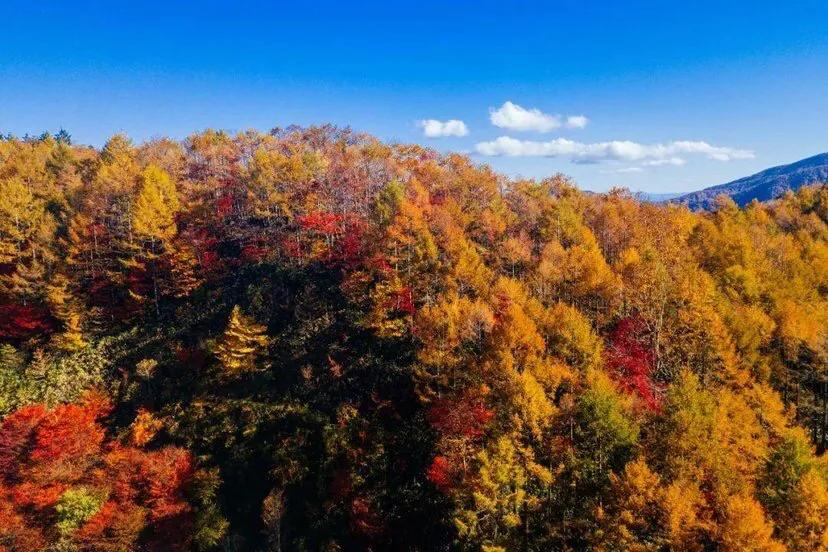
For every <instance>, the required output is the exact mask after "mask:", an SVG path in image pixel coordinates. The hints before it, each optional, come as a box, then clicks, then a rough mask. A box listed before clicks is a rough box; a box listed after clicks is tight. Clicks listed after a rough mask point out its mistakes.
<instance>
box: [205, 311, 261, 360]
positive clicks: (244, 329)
mask: <svg viewBox="0 0 828 552" xmlns="http://www.w3.org/2000/svg"><path fill="white" fill-rule="evenodd" d="M267 342H268V340H267V336H266V335H265V327H264V325H261V324H257V323H256V321H255V320H253V318H252V317H250V316H247V315H245V314H244V313H242V311H241V309H240V308H239V306H238V305H236V306H235V307H233V312H232V313H231V314H230V321H229V322H228V324H227V329H226V330H224V335H222V337H221V339H220V340H219V343H218V345H216V349H215V353H216V357H218V359H219V362H221V364H222V366H223V367H224V373H225V375H228V376H234V375H237V374H241V373H244V372H249V371H251V370H254V369H255V367H256V359H257V357H258V356H259V355H260V354H261V353H262V348H263V347H265V346H266V345H267Z"/></svg>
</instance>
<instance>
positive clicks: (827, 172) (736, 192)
mask: <svg viewBox="0 0 828 552" xmlns="http://www.w3.org/2000/svg"><path fill="white" fill-rule="evenodd" d="M820 182H828V153H821V154H819V155H814V156H813V157H808V158H807V159H802V160H801V161H797V162H795V163H791V164H789V165H780V166H778V167H772V168H770V169H766V170H764V171H761V172H758V173H756V174H754V175H751V176H746V177H744V178H740V179H738V180H734V181H732V182H728V183H727V184H720V185H718V186H712V187H710V188H705V189H704V190H700V191H698V192H692V193H689V194H685V195H683V196H680V197H678V198H676V199H672V200H671V201H672V202H674V203H681V204H684V205H687V206H688V207H690V208H691V209H693V210H698V209H710V208H712V207H713V200H714V199H715V198H716V196H717V195H719V194H725V195H728V196H730V197H731V198H733V201H735V202H736V203H737V205H741V206H744V205H747V204H748V203H750V202H751V201H752V200H754V199H757V200H759V201H766V200H768V199H774V198H776V197H779V196H780V195H781V194H782V193H784V192H785V191H787V190H798V189H799V188H800V187H802V186H805V185H808V184H815V183H820Z"/></svg>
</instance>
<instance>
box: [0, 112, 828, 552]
mask: <svg viewBox="0 0 828 552" xmlns="http://www.w3.org/2000/svg"><path fill="white" fill-rule="evenodd" d="M827 334H828V187H826V186H810V187H804V188H802V189H800V190H798V191H797V192H796V193H788V194H787V195H785V196H783V197H781V198H779V199H777V200H774V201H771V202H767V203H757V202H753V203H751V204H750V205H747V206H746V207H745V208H742V209H740V208H739V207H737V206H736V205H735V204H734V203H733V201H732V200H729V199H726V198H721V199H719V200H718V203H717V205H716V207H715V209H714V210H712V211H711V212H705V213H693V212H691V211H689V210H687V209H686V208H685V207H682V206H677V205H653V204H648V203H643V202H640V201H637V200H636V199H635V198H634V197H633V196H632V195H631V194H629V193H628V192H626V191H623V190H614V191H611V192H609V193H606V194H585V193H581V192H580V191H578V189H577V188H576V187H575V186H574V185H573V184H572V183H571V182H569V181H568V180H567V179H566V178H565V177H562V176H558V177H553V178H549V179H546V180H543V181H531V180H526V181H513V180H508V179H506V178H504V177H502V176H500V175H498V174H496V173H494V172H492V171H491V170H490V169H489V168H487V167H481V166H477V165H475V164H474V163H472V162H471V161H470V160H469V159H468V158H467V157H465V156H461V155H440V154H438V153H436V152H435V151H433V150H430V149H426V148H423V147H420V146H415V145H387V144H383V143H381V142H379V141H377V140H375V139H373V138H371V137H369V136H364V135H358V134H355V133H352V132H349V131H347V130H338V129H335V128H331V127H320V128H310V129H298V128H290V129H286V130H274V131H272V132H270V133H267V134H263V133H257V132H246V133H241V134H238V135H235V136H233V135H229V134H226V133H222V132H214V131H206V132H203V133H201V134H196V135H193V136H191V137H190V138H188V139H186V140H184V141H183V142H180V143H179V142H176V141H172V140H167V139H158V140H153V141H150V142H147V143H144V144H140V145H135V144H133V143H131V142H130V141H129V140H128V139H126V138H125V137H123V136H115V137H113V138H112V139H110V140H109V141H108V142H107V143H106V145H105V147H103V148H102V149H101V150H99V151H98V150H95V149H93V148H89V147H82V146H77V145H73V144H72V143H71V140H70V138H69V137H68V135H66V134H65V133H62V134H60V135H57V136H54V137H52V136H48V135H44V136H42V137H39V138H26V139H16V138H13V137H6V138H4V139H2V140H0V550H4V551H30V550H44V549H49V550H61V551H64V550H65V551H68V550H94V551H120V550H189V549H197V550H222V549H224V550H329V551H334V550H368V549H370V550H448V549H467V550H485V551H487V552H493V551H498V550H582V549H596V550H641V551H643V550H668V549H672V550H714V549H718V550H732V551H737V550H738V551H742V550H763V551H764V550H785V549H788V550H808V551H811V550H828V529H827V528H828V464H827V463H826V461H825V457H824V456H822V453H823V452H824V451H825V449H826V446H828V374H826V362H827V360H828V335H827Z"/></svg>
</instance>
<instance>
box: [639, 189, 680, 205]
mask: <svg viewBox="0 0 828 552" xmlns="http://www.w3.org/2000/svg"><path fill="white" fill-rule="evenodd" d="M635 195H636V197H638V198H640V199H641V200H642V201H646V202H648V203H663V202H666V201H669V200H671V199H675V198H677V197H679V196H681V195H682V193H681V192H673V193H660V194H655V193H650V192H637V193H636V194H635Z"/></svg>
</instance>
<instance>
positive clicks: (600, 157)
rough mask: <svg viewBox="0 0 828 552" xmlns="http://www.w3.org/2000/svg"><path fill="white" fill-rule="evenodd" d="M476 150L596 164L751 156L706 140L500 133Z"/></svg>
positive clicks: (743, 157)
mask: <svg viewBox="0 0 828 552" xmlns="http://www.w3.org/2000/svg"><path fill="white" fill-rule="evenodd" d="M475 150H476V151H477V153H479V154H481V155H489V156H508V157H568V158H569V159H570V160H572V161H573V162H575V163H600V162H603V161H632V162H651V161H663V162H664V163H668V164H681V162H683V161H684V160H683V159H682V160H681V161H677V160H678V159H680V158H679V157H677V156H678V155H680V154H685V155H692V154H695V155H704V156H705V157H707V158H709V159H715V160H717V161H730V160H732V159H752V158H753V157H754V155H753V152H752V151H748V150H742V149H735V148H727V147H719V146H712V145H710V144H708V143H707V142H692V141H684V140H682V141H675V142H668V143H666V144H639V143H637V142H631V141H629V140H614V141H611V142H596V143H592V144H584V143H582V142H575V141H573V140H567V139H566V138H556V139H554V140H549V141H548V142H539V141H534V140H518V139H516V138H511V137H509V136H501V137H500V138H497V139H496V140H492V141H491V142H480V143H478V144H477V145H476V146H475Z"/></svg>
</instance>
